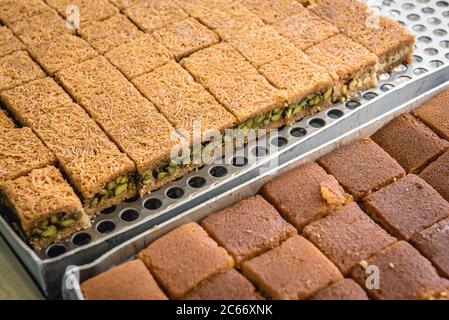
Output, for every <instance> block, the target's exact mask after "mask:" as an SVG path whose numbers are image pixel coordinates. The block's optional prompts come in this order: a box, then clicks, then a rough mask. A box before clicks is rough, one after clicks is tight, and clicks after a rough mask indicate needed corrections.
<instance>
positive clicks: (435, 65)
mask: <svg viewBox="0 0 449 320" xmlns="http://www.w3.org/2000/svg"><path fill="white" fill-rule="evenodd" d="M429 64H430V66H431V67H432V68H439V67H441V66H442V65H443V64H444V62H443V61H441V60H432V61H430V62H429Z"/></svg>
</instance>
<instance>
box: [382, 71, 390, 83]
mask: <svg viewBox="0 0 449 320" xmlns="http://www.w3.org/2000/svg"><path fill="white" fill-rule="evenodd" d="M390 78H391V74H390V73H388V72H385V73H382V74H381V75H380V76H379V79H380V80H382V81H386V80H388V79H390Z"/></svg>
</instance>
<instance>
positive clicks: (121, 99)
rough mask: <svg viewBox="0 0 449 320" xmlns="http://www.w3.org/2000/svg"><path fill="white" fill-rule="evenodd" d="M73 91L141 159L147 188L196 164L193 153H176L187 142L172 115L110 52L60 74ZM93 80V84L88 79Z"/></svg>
mask: <svg viewBox="0 0 449 320" xmlns="http://www.w3.org/2000/svg"><path fill="white" fill-rule="evenodd" d="M57 78H58V80H59V81H60V83H61V84H62V85H63V86H64V88H65V89H66V90H67V92H69V93H70V95H71V96H72V97H74V99H75V100H76V101H77V102H78V103H79V104H80V105H81V106H82V107H83V108H84V109H85V110H86V111H87V112H88V113H89V115H90V116H91V117H92V118H93V119H94V120H95V121H96V122H97V123H98V124H99V125H100V126H101V127H102V128H103V129H104V131H105V132H106V133H107V134H108V136H109V137H110V138H111V139H112V140H113V141H114V142H115V143H116V144H117V145H118V146H119V147H120V148H121V150H123V151H124V152H125V153H126V154H127V155H128V156H129V157H130V158H131V159H132V160H133V161H134V162H135V164H136V166H137V170H138V173H139V181H138V183H139V186H138V187H139V190H140V193H141V194H145V193H147V192H149V191H152V190H155V189H158V188H160V187H161V186H162V185H164V184H167V183H168V182H171V181H173V180H175V179H177V178H179V177H181V176H183V175H184V174H186V173H187V172H189V171H191V170H193V169H195V168H196V166H197V164H194V163H191V159H190V157H189V155H185V157H184V158H182V159H179V163H177V160H178V159H172V150H173V149H174V148H176V147H181V146H183V145H185V144H187V141H186V140H185V139H183V138H182V137H180V136H179V135H177V134H176V132H175V129H174V128H173V127H172V126H171V124H170V123H169V122H168V120H167V119H165V118H164V116H163V115H162V114H160V113H159V112H158V111H157V109H156V108H155V107H154V105H153V104H152V103H151V102H150V101H148V100H147V99H145V98H144V97H143V96H142V95H141V94H140V92H139V91H138V90H137V89H136V88H135V87H134V86H133V85H132V84H131V83H130V82H128V80H127V79H126V78H125V77H124V76H123V75H122V74H121V73H120V72H119V71H118V70H117V69H116V68H114V66H113V65H112V64H110V63H109V62H108V61H107V60H106V59H105V58H104V57H98V58H95V59H92V60H89V61H86V62H84V63H81V64H78V65H76V66H73V67H71V68H68V69H65V70H63V71H61V72H59V73H58V74H57ZM87 81H88V83H89V85H88V86H86V85H85V83H86V82H87Z"/></svg>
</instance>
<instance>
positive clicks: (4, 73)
mask: <svg viewBox="0 0 449 320" xmlns="http://www.w3.org/2000/svg"><path fill="white" fill-rule="evenodd" d="M44 77H45V73H44V72H43V71H42V69H41V68H39V66H38V65H37V64H36V63H35V62H34V61H33V60H32V59H31V58H30V56H29V55H28V53H26V52H25V51H17V52H14V53H11V54H10V55H7V56H4V57H2V58H0V92H1V91H3V90H7V89H11V88H14V87H17V86H20V85H22V84H25V83H27V82H30V81H32V80H36V79H40V78H44Z"/></svg>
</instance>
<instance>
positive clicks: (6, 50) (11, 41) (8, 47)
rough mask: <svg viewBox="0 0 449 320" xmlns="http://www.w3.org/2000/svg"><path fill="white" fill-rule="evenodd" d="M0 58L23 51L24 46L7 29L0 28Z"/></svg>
mask: <svg viewBox="0 0 449 320" xmlns="http://www.w3.org/2000/svg"><path fill="white" fill-rule="evenodd" d="M0 43H1V44H2V45H1V47H0V57H4V56H7V55H8V54H10V53H13V52H16V51H20V50H23V49H25V45H24V44H23V43H22V42H21V41H20V40H19V39H17V37H16V36H15V35H14V34H13V33H12V32H11V30H9V29H8V28H7V27H0Z"/></svg>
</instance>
